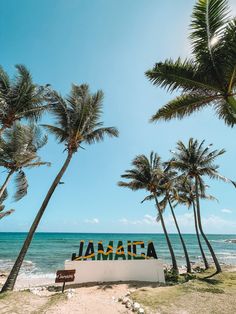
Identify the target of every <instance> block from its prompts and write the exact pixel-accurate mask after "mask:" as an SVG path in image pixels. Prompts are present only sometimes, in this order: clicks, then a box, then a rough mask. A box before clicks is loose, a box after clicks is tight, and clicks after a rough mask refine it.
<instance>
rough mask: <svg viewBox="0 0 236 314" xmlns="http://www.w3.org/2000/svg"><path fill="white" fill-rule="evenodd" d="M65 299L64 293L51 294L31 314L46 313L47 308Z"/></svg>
mask: <svg viewBox="0 0 236 314" xmlns="http://www.w3.org/2000/svg"><path fill="white" fill-rule="evenodd" d="M65 300H66V295H65V294H64V293H57V294H53V295H51V296H50V297H49V298H48V300H47V302H46V303H45V304H43V305H42V306H41V307H40V308H39V309H37V310H36V311H34V312H32V314H42V313H47V310H48V309H49V308H50V307H51V306H53V305H55V304H57V303H59V302H62V301H65Z"/></svg>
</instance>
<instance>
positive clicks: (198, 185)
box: [171, 138, 235, 273]
mask: <svg viewBox="0 0 236 314" xmlns="http://www.w3.org/2000/svg"><path fill="white" fill-rule="evenodd" d="M204 142H205V141H202V142H201V143H200V144H199V143H198V141H197V140H193V138H190V140H189V142H188V145H187V146H185V144H184V143H183V142H182V141H179V142H178V143H177V150H176V151H175V152H172V153H173V155H174V158H173V160H172V161H171V165H172V167H174V168H175V169H177V170H179V171H180V172H181V173H182V176H183V177H186V178H190V179H193V180H194V192H195V197H196V212H197V220H198V226H199V230H200V233H201V235H202V237H203V239H204V240H205V242H206V245H207V247H208V249H209V251H210V253H211V256H212V259H213V261H214V263H215V266H216V272H217V273H219V272H221V267H220V264H219V262H218V259H217V257H216V255H215V252H214V250H213V248H212V246H211V244H210V242H209V240H208V239H207V237H206V235H205V233H204V231H203V227H202V220H201V211H200V196H201V193H204V190H205V184H204V181H203V177H209V178H210V179H219V180H223V181H225V182H230V183H233V184H234V185H235V183H234V182H233V181H231V180H229V179H227V178H225V177H224V176H222V175H220V174H219V172H218V171H217V170H218V166H217V165H215V164H214V162H215V159H216V158H217V157H219V156H221V155H222V154H224V152H225V150H224V149H221V150H213V151H211V150H210V147H211V145H209V146H207V147H204Z"/></svg>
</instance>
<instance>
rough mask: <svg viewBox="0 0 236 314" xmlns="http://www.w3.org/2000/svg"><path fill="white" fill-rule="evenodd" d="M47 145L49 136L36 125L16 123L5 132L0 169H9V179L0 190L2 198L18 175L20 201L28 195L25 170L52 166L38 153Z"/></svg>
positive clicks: (0, 153)
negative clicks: (13, 176)
mask: <svg viewBox="0 0 236 314" xmlns="http://www.w3.org/2000/svg"><path fill="white" fill-rule="evenodd" d="M46 143H47V136H46V135H43V134H42V132H41V130H40V128H39V127H38V126H36V125H34V124H29V125H21V124H20V123H19V122H16V123H15V124H14V125H13V127H12V128H11V129H7V130H5V132H4V133H3V135H2V137H1V138H0V167H4V168H5V169H7V172H8V175H7V178H6V180H5V182H4V184H3V185H2V187H1V188H0V197H1V196H2V194H3V192H4V191H5V189H6V187H7V184H8V182H9V180H10V178H11V176H12V175H13V174H14V173H16V176H15V185H16V193H15V195H14V200H15V201H18V200H20V199H21V198H22V197H23V196H25V195H26V193H27V189H28V183H27V178H26V175H25V172H24V170H23V169H25V168H33V167H39V166H42V165H50V163H48V162H43V161H41V159H40V157H39V156H38V151H39V149H41V148H42V147H43V146H44V145H45V144H46Z"/></svg>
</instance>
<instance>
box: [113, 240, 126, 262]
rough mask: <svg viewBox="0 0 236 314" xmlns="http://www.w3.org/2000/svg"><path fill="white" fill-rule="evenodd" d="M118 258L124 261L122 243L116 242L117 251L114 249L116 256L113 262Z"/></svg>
mask: <svg viewBox="0 0 236 314" xmlns="http://www.w3.org/2000/svg"><path fill="white" fill-rule="evenodd" d="M120 257H121V258H122V259H126V257H125V251H124V246H123V242H122V241H118V244H117V249H116V255H115V260H117V259H118V258H120Z"/></svg>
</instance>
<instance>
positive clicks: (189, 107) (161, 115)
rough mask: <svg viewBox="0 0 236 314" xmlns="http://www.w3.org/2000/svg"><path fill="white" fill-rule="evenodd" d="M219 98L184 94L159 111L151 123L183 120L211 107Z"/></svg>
mask: <svg viewBox="0 0 236 314" xmlns="http://www.w3.org/2000/svg"><path fill="white" fill-rule="evenodd" d="M218 98H219V96H218V95H215V96H207V95H194V94H183V95H181V96H178V97H176V98H175V99H174V100H172V101H170V102H169V103H167V104H166V105H165V106H164V107H162V108H161V109H159V110H158V111H157V113H156V114H155V115H153V116H152V118H151V120H150V121H151V122H156V121H158V120H165V121H168V120H171V119H173V118H178V119H182V118H183V117H185V116H189V115H191V114H192V113H193V112H195V111H198V110H200V109H202V108H203V107H205V106H206V105H209V104H210V102H212V101H214V100H216V99H218Z"/></svg>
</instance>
